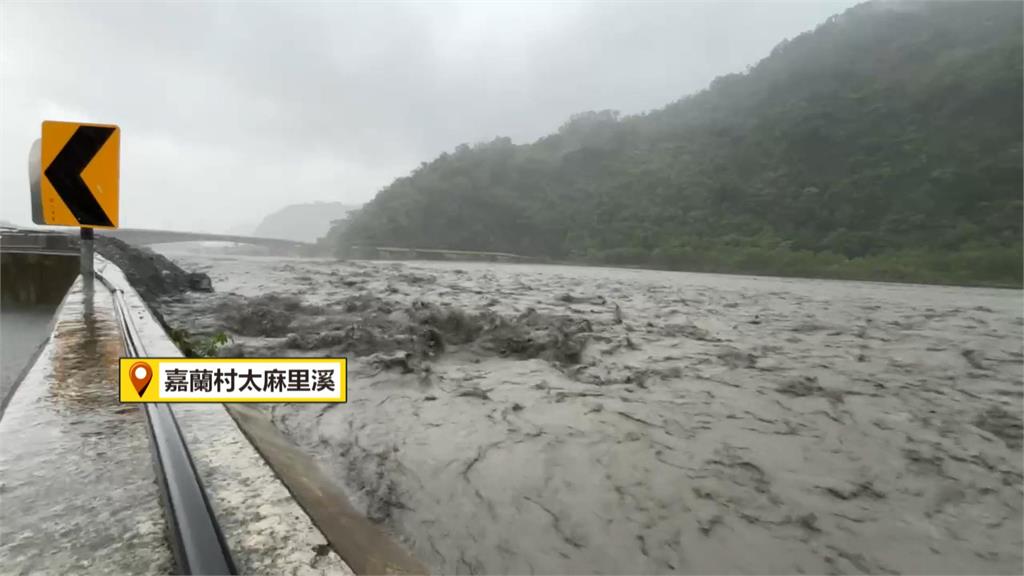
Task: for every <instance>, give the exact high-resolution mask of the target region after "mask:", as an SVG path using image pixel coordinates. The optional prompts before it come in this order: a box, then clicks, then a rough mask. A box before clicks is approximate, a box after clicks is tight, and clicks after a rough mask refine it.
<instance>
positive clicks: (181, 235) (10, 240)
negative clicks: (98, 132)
mask: <svg viewBox="0 0 1024 576" xmlns="http://www.w3.org/2000/svg"><path fill="white" fill-rule="evenodd" d="M96 235H97V236H107V237H109V238H117V239H119V240H122V241H124V242H127V243H129V244H134V245H136V246H148V245H150V244H171V243H177V242H234V243H236V244H249V245H253V246H263V247H265V248H270V249H273V250H275V251H287V252H295V251H309V250H311V249H313V248H314V247H315V246H316V245H315V244H310V243H308V242H298V241H295V240H282V239H280V238H262V237H259V236H239V235H233V234H209V233H206V232H177V231H174V230H145V229H141V228H119V229H116V230H100V229H97V230H96ZM0 249H3V251H5V252H35V253H61V254H64V253H76V252H78V230H75V229H67V230H52V229H25V228H9V227H0Z"/></svg>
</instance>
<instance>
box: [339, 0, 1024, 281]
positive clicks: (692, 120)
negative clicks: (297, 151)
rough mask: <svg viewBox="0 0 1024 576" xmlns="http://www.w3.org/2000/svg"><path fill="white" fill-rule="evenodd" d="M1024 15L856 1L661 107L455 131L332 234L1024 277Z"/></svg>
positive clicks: (1011, 8) (989, 7)
mask: <svg viewBox="0 0 1024 576" xmlns="http://www.w3.org/2000/svg"><path fill="white" fill-rule="evenodd" d="M1021 15H1022V7H1021V4H1020V3H1019V2H1007V3H986V2H966V3H951V2H923V3H895V2H883V3H867V4H862V5H859V6H856V7H854V8H851V9H850V10H848V11H847V12H845V13H844V14H842V15H839V16H834V17H832V18H830V19H829V20H828V21H827V22H825V23H823V24H821V25H820V26H818V28H817V29H815V30H814V31H812V32H808V33H805V34H802V35H800V36H798V37H796V38H794V39H793V40H791V41H784V42H782V43H781V44H779V45H778V46H777V47H776V48H775V49H774V50H773V51H772V52H771V54H770V55H769V56H767V57H766V58H764V59H763V60H762V61H761V62H760V63H758V64H757V65H756V66H754V67H752V68H751V69H749V70H748V71H747V72H745V73H742V74H732V75H728V76H724V77H720V78H718V79H716V80H715V81H714V82H712V84H711V85H710V86H709V87H708V88H707V89H705V90H704V91H702V92H700V93H697V94H694V95H691V96H688V97H685V98H683V99H681V100H679V101H677V102H674V103H672V104H669V105H668V106H666V107H665V108H663V109H660V110H657V111H653V112H650V113H647V114H642V115H637V116H629V117H620V116H619V114H618V113H617V112H614V111H600V112H586V113H582V114H578V115H576V116H574V117H573V118H572V119H570V120H569V121H568V122H567V123H565V124H564V125H563V126H562V127H561V128H559V130H558V132H557V133H555V134H552V135H550V136H547V137H545V138H542V139H540V140H538V141H537V142H534V143H532V144H526V145H514V144H512V143H511V142H510V141H509V139H507V138H498V139H496V140H494V141H493V142H490V143H486V144H479V145H475V146H468V145H461V146H459V147H458V148H457V149H456V150H455V151H454V153H451V154H449V153H445V154H442V155H441V156H440V157H439V158H437V159H435V160H434V161H432V162H430V163H424V164H423V165H421V167H420V168H419V169H417V170H415V171H414V172H413V173H412V174H411V175H409V176H407V177H403V178H399V179H398V180H396V181H395V182H394V183H392V184H391V185H390V186H388V187H387V188H385V189H384V190H382V191H380V192H379V193H378V194H377V196H376V198H374V200H373V201H371V202H370V203H369V204H367V205H366V206H365V207H364V208H363V209H362V210H360V211H358V212H357V213H355V214H353V215H352V216H351V217H350V218H349V220H348V221H347V222H346V223H345V227H344V228H343V229H342V228H339V229H338V230H336V231H334V232H332V234H331V235H330V238H331V242H332V243H334V245H335V247H336V248H337V249H339V250H340V251H342V252H343V251H344V250H345V249H346V247H348V246H351V245H359V244H362V245H389V246H408V247H421V248H448V249H467V250H493V251H503V252H514V253H519V254H525V255H534V256H541V257H547V258H552V259H559V260H578V261H587V262H608V263H617V264H638V265H646V266H657V267H668V268H677V269H685V270H707V271H738V272H751V273H770V274H795V275H814V276H831V277H844V278H874V279H891V280H908V281H924V282H954V283H989V284H1014V285H1020V284H1021V278H1022V252H1021V242H1022V238H1021V222H1022V187H1024V181H1022V173H1024V169H1022V147H1021V140H1022V113H1021V108H1022V97H1024V96H1022V69H1024V63H1022V56H1021V54H1022V41H1021V38H1022V17H1021ZM724 41H728V39H723V42H724ZM680 73H681V74H683V73H685V71H680ZM642 89H643V87H642V86H637V90H642Z"/></svg>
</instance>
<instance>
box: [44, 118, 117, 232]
mask: <svg viewBox="0 0 1024 576" xmlns="http://www.w3.org/2000/svg"><path fill="white" fill-rule="evenodd" d="M113 133H114V129H113V128H107V127H104V126H79V127H78V129H77V130H75V133H74V134H72V135H71V139H70V140H68V143H67V144H65V145H64V148H62V149H61V151H60V152H59V153H57V157H56V158H54V159H53V162H50V165H49V166H48V167H47V168H46V172H45V174H46V177H47V178H48V179H49V180H50V184H53V189H54V190H56V191H57V195H58V196H60V199H61V200H63V201H64V204H66V205H67V207H68V209H69V210H71V214H72V215H73V216H74V217H75V220H78V223H79V224H84V225H86V226H113V223H112V222H111V221H110V218H108V217H107V213H106V212H104V211H103V208H102V207H101V206H100V203H99V202H97V201H96V198H95V197H94V196H93V195H92V191H91V190H89V187H88V186H86V185H85V180H82V170H85V167H86V166H88V165H89V162H91V161H92V158H93V156H95V155H96V153H97V152H99V151H100V148H103V145H104V144H106V143H107V139H108V138H110V135H111V134H113Z"/></svg>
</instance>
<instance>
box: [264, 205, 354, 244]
mask: <svg viewBox="0 0 1024 576" xmlns="http://www.w3.org/2000/svg"><path fill="white" fill-rule="evenodd" d="M355 208H356V207H355V206H350V205H347V204H342V203H341V202H311V203H309V204H291V205H289V206H285V207H284V208H281V209H280V210H278V211H277V212H274V213H273V214H269V215H267V217H266V218H264V219H263V221H262V222H260V223H259V225H258V226H256V228H255V229H254V230H253V233H252V235H253V236H262V237H264V238H282V239H284V240H298V241H300V242H316V241H317V240H318V239H319V238H320V237H321V236H324V235H325V234H327V231H328V230H330V228H331V223H332V222H334V221H335V220H341V219H343V218H344V217H345V216H346V215H347V214H348V213H349V212H351V211H352V210H354V209H355Z"/></svg>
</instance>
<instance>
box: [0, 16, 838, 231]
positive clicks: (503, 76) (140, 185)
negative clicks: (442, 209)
mask: <svg viewBox="0 0 1024 576" xmlns="http://www.w3.org/2000/svg"><path fill="white" fill-rule="evenodd" d="M853 4H855V2H851V1H846V2H716V3H707V4H705V3H694V2H661V3H636V2H632V3H628V4H626V3H623V4H617V3H557V4H547V3H522V4H513V3H488V4H483V3H477V4H455V3H446V4H439V3H403V4H382V3H373V4H369V3H366V4H362V3H343V2H324V3H312V2H301V3H300V2H279V3H270V2H261V3H256V2H241V3H234V2H232V3H229V2H207V3H185V2H181V3H174V4H149V3H147V4H141V3H140V4H129V3H114V2H108V3H99V2H82V3H77V4H70V3H66V4H65V3H44V2H30V3H29V2H26V3H19V2H12V1H10V0H4V1H3V2H0V186H2V195H0V219H4V220H10V221H13V222H16V223H19V224H28V223H30V222H31V209H30V204H29V189H28V175H27V172H28V170H27V158H28V150H29V146H30V145H31V143H32V141H33V140H34V139H36V138H38V137H39V130H40V123H41V122H42V121H43V120H44V119H47V120H68V121H87V122H102V123H113V124H118V125H120V126H121V130H122V134H121V225H122V226H125V227H147V228H166V229H178V230H202V231H210V232H223V231H228V230H231V229H233V228H234V229H237V228H238V227H239V226H245V225H247V224H254V223H256V222H258V221H259V220H260V219H261V218H262V217H263V216H264V215H266V214H268V213H270V212H272V211H274V210H276V209H278V208H281V207H283V206H285V205H287V204H292V203H298V202H311V201H317V200H337V201H342V202H347V203H362V202H365V201H366V200H369V199H370V198H372V197H373V195H374V194H375V193H376V192H377V191H378V190H380V189H381V188H382V187H384V186H386V185H387V184H388V183H390V182H391V181H392V180H393V179H395V178H396V177H398V176H402V175H404V174H406V173H408V172H409V171H410V170H411V169H412V168H414V167H415V166H417V165H418V164H419V163H420V162H421V161H424V160H429V159H431V158H434V157H435V156H437V155H438V154H440V153H441V152H444V151H450V150H452V149H453V148H455V146H457V145H458V144H460V143H462V142H469V143H472V142H478V141H484V140H490V139H492V138H494V137H495V136H509V137H511V138H512V140H513V141H514V142H517V143H521V142H529V141H532V140H535V139H537V138H539V137H541V136H543V135H544V134H547V133H549V132H551V131H553V130H555V129H557V128H558V126H559V125H560V124H561V123H562V122H563V121H564V120H565V119H566V118H568V117H569V116H570V115H571V114H573V113H576V112H580V111H584V110H595V109H604V108H612V109H616V110H620V111H622V112H623V113H624V114H630V113H636V112H642V111H644V110H650V109H653V108H659V107H661V106H664V105H665V104H667V103H669V102H671V101H673V100H676V99H678V98H680V97H682V96H684V95H686V94H689V93H692V92H694V91H697V90H700V89H701V88H703V87H705V86H706V85H707V84H708V83H709V82H710V81H711V80H712V79H714V78H715V77H716V76H719V75H722V74H726V73H730V72H740V71H742V70H744V69H745V68H746V67H747V66H749V65H751V64H754V63H756V62H757V61H758V60H760V59H761V58H762V57H764V56H765V55H767V53H768V52H769V51H770V50H771V48H772V47H773V46H774V45H775V44H777V43H778V42H779V41H781V40H782V39H783V38H791V37H793V36H795V35H797V34H799V33H800V32H803V31H805V30H809V29H812V28H814V26H815V25H817V24H818V23H820V22H821V21H823V20H825V19H826V18H828V17H829V16H830V15H832V14H835V13H839V12H842V11H843V10H845V9H846V8H847V7H849V6H852V5H853Z"/></svg>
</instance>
